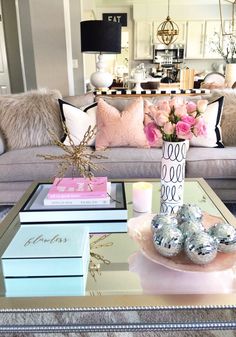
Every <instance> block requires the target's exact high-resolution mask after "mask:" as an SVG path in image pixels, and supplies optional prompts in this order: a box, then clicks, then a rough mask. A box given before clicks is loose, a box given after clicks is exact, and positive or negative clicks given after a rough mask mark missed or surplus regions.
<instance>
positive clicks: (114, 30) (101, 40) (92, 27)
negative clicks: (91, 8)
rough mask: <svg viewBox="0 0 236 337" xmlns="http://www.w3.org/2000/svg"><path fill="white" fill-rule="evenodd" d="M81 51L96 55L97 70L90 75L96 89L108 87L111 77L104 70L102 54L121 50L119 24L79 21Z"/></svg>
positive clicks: (101, 21)
mask: <svg viewBox="0 0 236 337" xmlns="http://www.w3.org/2000/svg"><path fill="white" fill-rule="evenodd" d="M80 28H81V51H82V52H85V53H94V54H99V55H98V61H97V63H96V69H97V71H96V72H94V73H93V74H92V75H91V77H90V82H91V84H92V85H93V86H94V87H95V88H96V89H104V88H106V89H107V88H108V87H109V86H110V85H111V84H112V82H113V77H112V75H111V74H110V73H108V72H107V71H105V62H104V57H103V54H119V53H120V52H121V24H120V23H118V22H111V21H103V20H88V21H82V22H81V23H80Z"/></svg>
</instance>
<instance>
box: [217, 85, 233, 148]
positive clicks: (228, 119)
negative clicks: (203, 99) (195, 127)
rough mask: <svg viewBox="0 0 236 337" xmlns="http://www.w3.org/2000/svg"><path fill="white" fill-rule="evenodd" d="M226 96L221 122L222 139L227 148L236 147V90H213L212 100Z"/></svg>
mask: <svg viewBox="0 0 236 337" xmlns="http://www.w3.org/2000/svg"><path fill="white" fill-rule="evenodd" d="M219 96H224V107H223V113H222V120H221V129H222V139H223V143H224V145H225V146H232V145H236V132H235V130H236V90H235V89H224V90H213V91H212V99H213V100H214V99H216V98H218V97H219Z"/></svg>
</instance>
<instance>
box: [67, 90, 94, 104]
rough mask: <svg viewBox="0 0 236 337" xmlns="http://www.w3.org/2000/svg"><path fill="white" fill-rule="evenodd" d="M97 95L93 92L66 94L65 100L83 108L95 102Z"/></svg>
mask: <svg viewBox="0 0 236 337" xmlns="http://www.w3.org/2000/svg"><path fill="white" fill-rule="evenodd" d="M94 99H95V95H94V93H93V92H88V93H86V94H83V95H75V96H65V97H63V100H64V101H65V102H68V103H70V104H72V105H74V106H76V107H77V108H81V107H84V106H87V105H90V104H93V103H94Z"/></svg>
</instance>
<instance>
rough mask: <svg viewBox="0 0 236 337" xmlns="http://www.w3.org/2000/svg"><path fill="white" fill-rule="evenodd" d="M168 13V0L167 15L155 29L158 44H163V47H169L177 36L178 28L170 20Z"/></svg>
mask: <svg viewBox="0 0 236 337" xmlns="http://www.w3.org/2000/svg"><path fill="white" fill-rule="evenodd" d="M169 12H170V2H169V0H168V15H167V18H166V20H165V21H164V22H162V23H161V24H160V25H159V27H158V28H157V38H158V40H159V41H160V42H162V43H164V44H165V45H167V46H168V45H169V44H171V43H173V42H175V40H176V39H177V37H178V34H179V27H178V25H177V24H176V23H175V22H174V21H172V20H171V18H170V16H169Z"/></svg>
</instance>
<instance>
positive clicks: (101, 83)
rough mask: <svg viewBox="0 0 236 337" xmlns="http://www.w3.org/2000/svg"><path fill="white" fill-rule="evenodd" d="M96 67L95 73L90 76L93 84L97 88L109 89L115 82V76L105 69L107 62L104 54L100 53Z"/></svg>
mask: <svg viewBox="0 0 236 337" xmlns="http://www.w3.org/2000/svg"><path fill="white" fill-rule="evenodd" d="M96 67H97V71H96V72H95V73H93V74H92V75H91V77H90V82H91V84H92V85H93V86H94V87H95V88H96V89H108V88H109V87H110V86H111V84H112V82H113V76H112V75H111V74H110V73H108V72H107V71H105V62H104V55H103V54H99V55H98V61H97V63H96Z"/></svg>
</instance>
